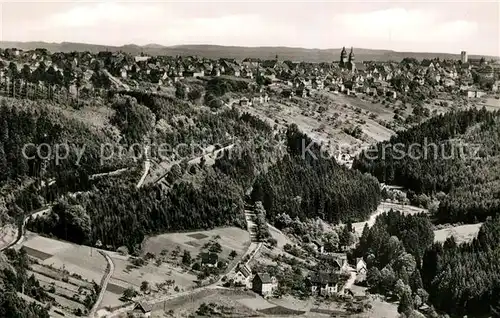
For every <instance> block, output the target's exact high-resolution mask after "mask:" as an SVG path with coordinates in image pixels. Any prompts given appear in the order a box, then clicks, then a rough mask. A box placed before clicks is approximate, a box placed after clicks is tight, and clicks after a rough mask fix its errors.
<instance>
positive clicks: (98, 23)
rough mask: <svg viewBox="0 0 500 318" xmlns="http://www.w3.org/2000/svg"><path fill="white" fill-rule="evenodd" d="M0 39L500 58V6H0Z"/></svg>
mask: <svg viewBox="0 0 500 318" xmlns="http://www.w3.org/2000/svg"><path fill="white" fill-rule="evenodd" d="M0 11H1V15H0V40H2V41H45V42H63V41H66V42H83V43H93V44H105V45H124V44H137V45H145V44H150V43H156V44H161V45H167V46H169V45H180V44H217V45H234V46H289V47H304V48H320V49H327V48H339V47H342V46H346V47H351V46H354V47H358V48H373V49H390V50H395V51H411V52H444V53H459V52H460V51H462V50H465V51H468V52H469V53H470V54H484V55H495V56H500V1H498V0H496V1H467V2H461V1H442V2H436V1H425V2H423V1H421V2H418V1H411V2H409V1H396V0H394V1H386V2H381V1H369V0H365V1H362V2H357V1H321V2H300V1H276V2H270V1H258V0H254V1H251V2H250V1H246V2H244V1H202V0H198V1H186V0H184V1H168V0H163V1H140V2H138V1H108V0H102V1H90V2H89V1H78V0H76V1H43V0H38V1H36V0H34V1H29V2H23V1H18V0H12V1H6V0H0Z"/></svg>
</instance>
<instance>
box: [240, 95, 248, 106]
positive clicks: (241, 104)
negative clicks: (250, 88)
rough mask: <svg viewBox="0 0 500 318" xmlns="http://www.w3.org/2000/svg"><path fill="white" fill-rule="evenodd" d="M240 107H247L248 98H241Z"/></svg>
mask: <svg viewBox="0 0 500 318" xmlns="http://www.w3.org/2000/svg"><path fill="white" fill-rule="evenodd" d="M240 106H248V98H246V97H243V98H242V99H241V100H240Z"/></svg>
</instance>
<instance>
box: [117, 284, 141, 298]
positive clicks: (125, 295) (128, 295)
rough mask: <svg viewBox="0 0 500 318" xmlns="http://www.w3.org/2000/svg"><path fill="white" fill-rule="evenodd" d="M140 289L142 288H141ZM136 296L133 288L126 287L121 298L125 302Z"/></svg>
mask: <svg viewBox="0 0 500 318" xmlns="http://www.w3.org/2000/svg"><path fill="white" fill-rule="evenodd" d="M141 287H142V286H141ZM135 296H137V291H136V290H135V289H134V288H133V287H128V288H127V289H125V290H124V291H123V294H122V298H123V299H126V300H131V299H132V298H134V297H135Z"/></svg>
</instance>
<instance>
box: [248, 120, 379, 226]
mask: <svg viewBox="0 0 500 318" xmlns="http://www.w3.org/2000/svg"><path fill="white" fill-rule="evenodd" d="M303 141H304V144H305V145H309V143H310V142H311V140H310V138H308V137H307V136H306V135H305V134H303V133H301V132H300V131H299V130H298V128H297V126H296V125H292V126H291V127H290V128H289V129H288V131H287V147H288V155H287V156H285V157H284V158H283V159H282V160H279V161H278V162H277V163H276V164H275V165H274V166H272V167H271V168H270V169H269V170H268V171H267V172H266V173H263V174H261V175H259V176H258V177H257V179H256V181H255V183H254V186H253V191H252V200H253V201H254V202H257V201H262V203H263V204H264V207H265V209H266V211H267V218H268V219H269V220H271V221H274V218H275V217H276V216H277V215H279V214H281V213H286V214H288V215H289V216H290V217H292V218H295V217H299V218H300V219H305V218H315V217H320V218H322V219H324V220H326V221H328V222H332V223H338V222H340V221H343V222H346V221H358V220H364V219H365V218H366V217H367V216H368V215H369V214H370V213H371V212H373V211H374V210H375V209H376V207H377V205H378V203H379V201H380V188H379V185H378V182H377V180H376V179H375V178H373V177H371V176H368V175H363V174H361V173H359V172H358V171H355V170H349V169H348V168H346V167H344V166H341V165H339V164H337V163H336V162H335V160H334V159H331V158H328V159H326V158H322V156H321V155H320V148H319V146H314V147H312V148H311V149H312V153H314V154H315V156H314V157H316V158H314V157H313V155H311V154H309V153H307V152H306V155H305V157H304V156H303V155H302V151H303V149H302V148H303Z"/></svg>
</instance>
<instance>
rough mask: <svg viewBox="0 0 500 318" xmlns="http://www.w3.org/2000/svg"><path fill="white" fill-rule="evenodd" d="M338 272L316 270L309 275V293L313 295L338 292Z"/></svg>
mask: <svg viewBox="0 0 500 318" xmlns="http://www.w3.org/2000/svg"><path fill="white" fill-rule="evenodd" d="M338 282H339V279H338V274H335V273H327V272H317V273H314V274H313V275H311V276H310V277H309V283H310V285H311V293H312V294H313V295H318V294H319V295H321V296H330V295H333V294H336V293H338V291H339V286H338Z"/></svg>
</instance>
